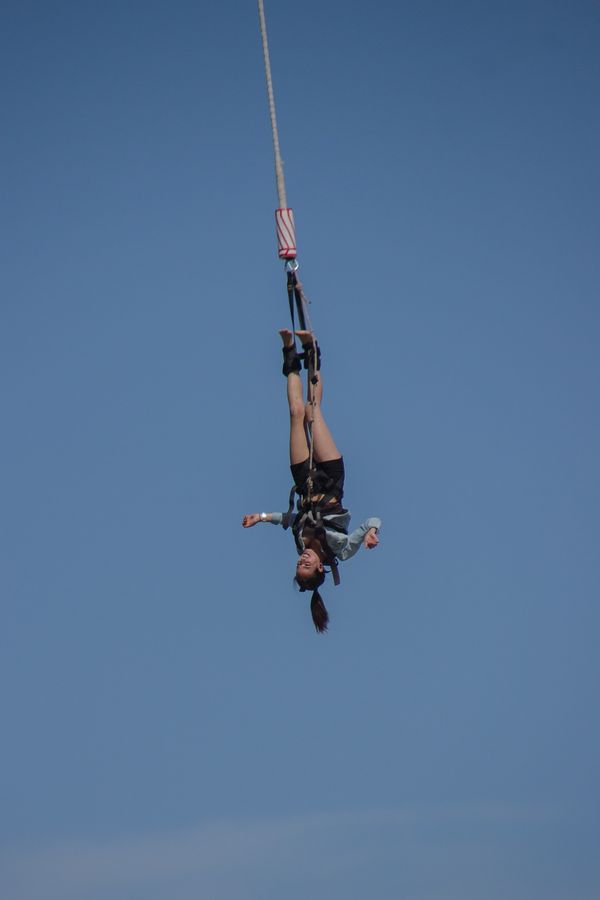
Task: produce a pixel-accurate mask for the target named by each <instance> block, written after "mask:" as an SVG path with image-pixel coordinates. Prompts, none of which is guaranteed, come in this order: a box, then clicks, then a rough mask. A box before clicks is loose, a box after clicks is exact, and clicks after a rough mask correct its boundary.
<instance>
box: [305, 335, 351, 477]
mask: <svg viewBox="0 0 600 900" xmlns="http://www.w3.org/2000/svg"><path fill="white" fill-rule="evenodd" d="M296 334H297V335H298V337H299V338H300V340H301V341H302V343H303V344H307V343H310V341H311V340H312V338H313V335H312V334H311V333H310V331H297V332H296ZM309 374H310V373H309ZM315 374H316V375H317V376H318V379H319V380H318V381H317V383H316V384H309V395H310V397H311V398H312V403H311V402H310V399H309V402H308V403H307V404H306V406H305V417H306V422H307V423H308V422H310V421H312V433H313V456H314V458H315V460H316V461H317V462H327V460H330V459H339V458H340V456H341V455H342V454H341V453H340V451H339V450H338V448H337V446H336V443H335V441H334V439H333V435H332V434H331V432H330V430H329V427H328V425H327V422H326V421H325V419H324V417H323V413H322V412H321V400H322V399H323V375H322V374H321V372H317V373H315Z"/></svg>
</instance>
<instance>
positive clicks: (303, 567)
mask: <svg viewBox="0 0 600 900" xmlns="http://www.w3.org/2000/svg"><path fill="white" fill-rule="evenodd" d="M322 571H323V563H322V562H321V560H320V559H319V557H318V556H317V554H316V553H315V551H314V550H304V552H303V553H302V555H301V556H300V557H299V559H298V562H297V564H296V578H297V579H298V581H300V582H302V581H305V580H306V579H309V578H312V577H313V575H316V574H317V572H322Z"/></svg>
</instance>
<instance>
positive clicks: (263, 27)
mask: <svg viewBox="0 0 600 900" xmlns="http://www.w3.org/2000/svg"><path fill="white" fill-rule="evenodd" d="M258 18H259V22H260V34H261V39H262V49H263V58H264V64H265V78H266V82H267V99H268V103H269V116H270V119H271V132H272V135H273V154H274V158H275V182H276V185H277V197H278V199H279V207H278V209H276V210H275V225H276V230H277V245H278V254H279V258H280V259H283V260H285V271H286V274H287V294H288V303H289V307H290V316H291V319H292V335H293V336H294V346H295V344H296V333H295V328H296V323H295V311H296V312H297V313H298V322H299V325H300V330H302V331H309V332H310V334H311V338H312V352H311V353H310V354H307V356H308V360H307V361H308V402H309V403H310V405H311V409H312V410H313V413H312V417H311V419H310V421H309V422H308V428H307V431H308V450H309V462H308V464H309V472H310V474H309V476H308V480H307V486H308V502H309V504H310V505H311V506H312V496H313V480H312V470H313V461H314V459H313V456H314V454H313V420H314V405H315V399H314V388H315V385H316V384H317V383H318V381H319V377H318V375H317V373H316V370H315V364H316V360H317V344H316V341H315V337H314V332H313V328H312V324H311V321H310V316H309V314H308V303H309V301H308V300H307V298H306V296H305V294H304V292H303V290H302V285H301V284H300V282H299V281H298V278H297V276H296V273H297V271H298V267H299V265H298V260H297V258H296V253H297V251H296V227H295V222H294V211H293V210H292V209H291V208H290V207H288V205H287V195H286V190H285V177H284V173H283V160H282V158H281V149H280V145H279V131H278V128H277V112H276V110H275V94H274V91H273V79H272V76H271V59H270V54H269V41H268V38H267V22H266V19H265V8H264V3H263V0H258Z"/></svg>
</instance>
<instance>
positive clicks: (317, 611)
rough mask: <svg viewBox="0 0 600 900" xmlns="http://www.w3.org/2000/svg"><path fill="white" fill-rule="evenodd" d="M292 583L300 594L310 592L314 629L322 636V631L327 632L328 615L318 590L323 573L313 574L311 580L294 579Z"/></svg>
mask: <svg viewBox="0 0 600 900" xmlns="http://www.w3.org/2000/svg"><path fill="white" fill-rule="evenodd" d="M294 581H295V583H296V585H297V586H298V590H299V591H300V593H301V594H303V593H304V592H305V591H310V590H312V597H311V598H310V614H311V616H312V620H313V623H314V626H315V628H316V629H317V631H318V632H319V634H323V632H324V631H327V626H328V624H329V613H328V612H327V609H326V607H325V604H324V603H323V598H322V597H321V595H320V593H319V591H318V588H320V587H321V585H322V584H323V582H324V581H325V572H324V571H323V572H315V574H314V575H313V576H312V578H303V579H302V581H300V580H299V579H298V578H294Z"/></svg>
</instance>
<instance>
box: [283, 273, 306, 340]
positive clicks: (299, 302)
mask: <svg viewBox="0 0 600 900" xmlns="http://www.w3.org/2000/svg"><path fill="white" fill-rule="evenodd" d="M287 292H288V303H289V305H290V316H291V319H292V331H295V330H296V312H297V313H298V324H299V326H300V329H301V330H302V331H306V319H305V316H304V301H303V299H302V291H301V290H300V287H299V285H298V279H297V278H296V273H295V272H293V271H288V273H287ZM294 307H295V310H294Z"/></svg>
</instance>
